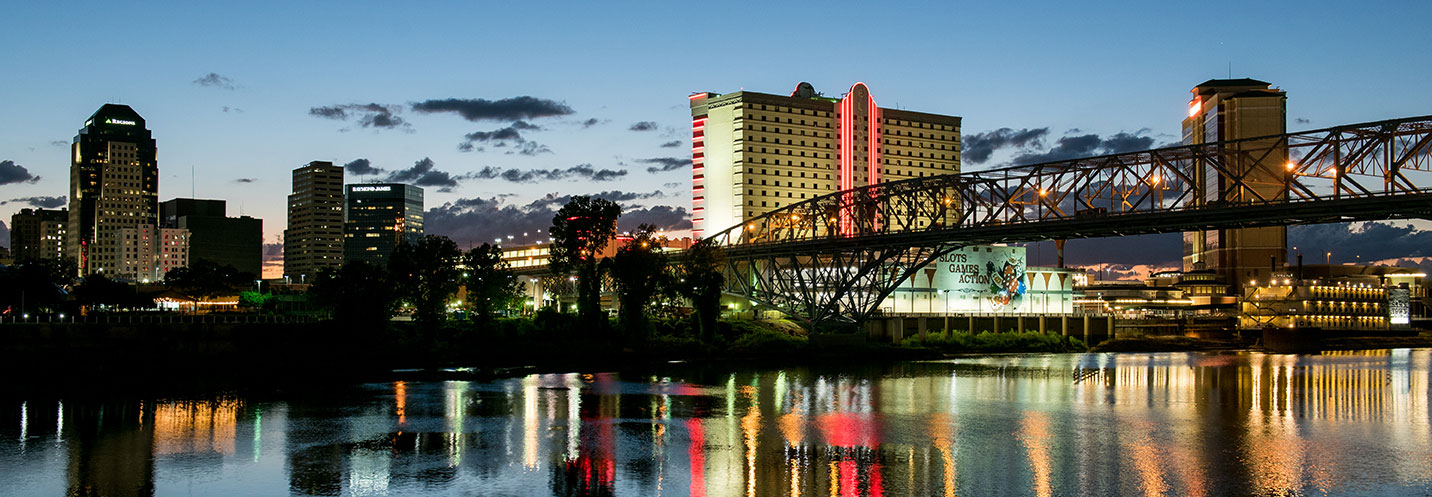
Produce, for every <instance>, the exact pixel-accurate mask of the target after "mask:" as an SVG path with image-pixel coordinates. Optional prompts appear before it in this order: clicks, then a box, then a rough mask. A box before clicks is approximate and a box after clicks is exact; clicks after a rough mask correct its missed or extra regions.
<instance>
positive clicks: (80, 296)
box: [74, 273, 154, 308]
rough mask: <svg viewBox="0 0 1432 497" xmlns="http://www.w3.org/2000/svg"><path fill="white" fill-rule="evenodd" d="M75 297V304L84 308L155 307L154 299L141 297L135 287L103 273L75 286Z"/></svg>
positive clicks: (88, 277)
mask: <svg viewBox="0 0 1432 497" xmlns="http://www.w3.org/2000/svg"><path fill="white" fill-rule="evenodd" d="M74 297H75V303H76V304H78V305H80V306H82V307H94V306H97V305H104V306H111V307H129V308H139V307H153V306H154V299H147V298H142V297H140V296H139V295H138V293H137V292H135V289H134V286H133V285H130V284H128V283H124V282H120V281H114V280H111V279H109V278H108V277H106V276H105V275H104V274H103V273H95V274H91V275H89V276H85V277H84V279H83V280H82V281H80V284H78V285H75V291H74Z"/></svg>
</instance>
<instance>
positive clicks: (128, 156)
mask: <svg viewBox="0 0 1432 497" xmlns="http://www.w3.org/2000/svg"><path fill="white" fill-rule="evenodd" d="M70 152H71V154H70V158H71V165H70V214H69V215H70V222H69V226H68V227H67V229H66V237H65V246H66V248H65V252H66V254H68V256H69V257H71V258H73V259H74V260H75V262H76V263H77V264H78V265H79V272H80V274H81V275H85V274H90V273H95V272H103V273H105V274H107V275H110V276H117V277H125V276H128V277H135V276H136V274H137V273H136V274H129V273H132V272H133V271H131V270H126V268H124V267H123V266H122V264H121V260H122V257H123V254H122V253H121V250H122V246H121V245H122V244H121V239H120V237H121V233H120V230H122V229H125V228H132V229H134V230H135V232H139V231H141V229H142V228H143V227H144V226H149V228H148V229H151V230H152V229H154V227H156V226H158V225H159V165H158V160H157V157H156V155H157V147H156V146H155V143H154V138H153V136H151V135H150V132H149V129H147V128H145V127H144V118H143V117H140V116H139V113H137V112H135V111H134V109H132V108H130V107H129V106H128V105H120V104H104V106H102V107H100V108H99V110H98V111H95V113H94V115H92V116H90V118H89V119H88V120H86V121H85V126H84V127H83V128H80V132H79V134H78V135H76V136H75V139H74V143H73V144H72V145H71V150H70ZM130 269H133V268H130Z"/></svg>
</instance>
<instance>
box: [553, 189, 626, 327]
mask: <svg viewBox="0 0 1432 497" xmlns="http://www.w3.org/2000/svg"><path fill="white" fill-rule="evenodd" d="M621 215H622V208H621V207H620V206H618V205H617V204H616V203H614V202H612V201H610V200H606V199H600V198H592V197H581V196H579V197H572V200H570V201H568V202H567V205H564V206H562V209H561V210H558V211H557V215H556V216H553V217H552V228H551V229H550V230H548V234H550V235H552V246H551V256H552V261H551V266H552V271H553V272H555V273H556V274H558V275H565V274H568V273H571V272H574V271H575V272H576V273H577V318H578V320H579V321H580V322H582V323H583V324H584V325H585V326H588V327H590V328H589V329H596V328H598V327H600V326H601V323H602V318H601V291H602V274H601V271H600V267H599V266H598V260H597V258H598V255H599V254H600V253H601V251H602V249H604V248H606V246H607V244H608V243H610V242H611V241H612V238H613V237H615V236H616V234H617V218H619V217H621Z"/></svg>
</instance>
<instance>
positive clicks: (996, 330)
mask: <svg viewBox="0 0 1432 497" xmlns="http://www.w3.org/2000/svg"><path fill="white" fill-rule="evenodd" d="M989 331H990V332H991V333H999V315H995V317H994V324H991V325H990V330H989Z"/></svg>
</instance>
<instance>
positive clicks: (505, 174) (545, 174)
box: [472, 164, 627, 183]
mask: <svg viewBox="0 0 1432 497" xmlns="http://www.w3.org/2000/svg"><path fill="white" fill-rule="evenodd" d="M626 174H627V172H626V171H623V170H613V169H596V168H594V167H592V165H591V164H578V165H575V166H572V167H569V168H566V169H511V168H509V169H502V168H497V167H491V166H488V167H484V168H482V170H480V171H478V172H476V173H473V174H472V177H473V178H475V179H500V180H504V181H510V182H513V183H536V182H538V181H557V180H563V179H584V180H587V181H611V180H614V179H617V178H620V177H622V176H626Z"/></svg>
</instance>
